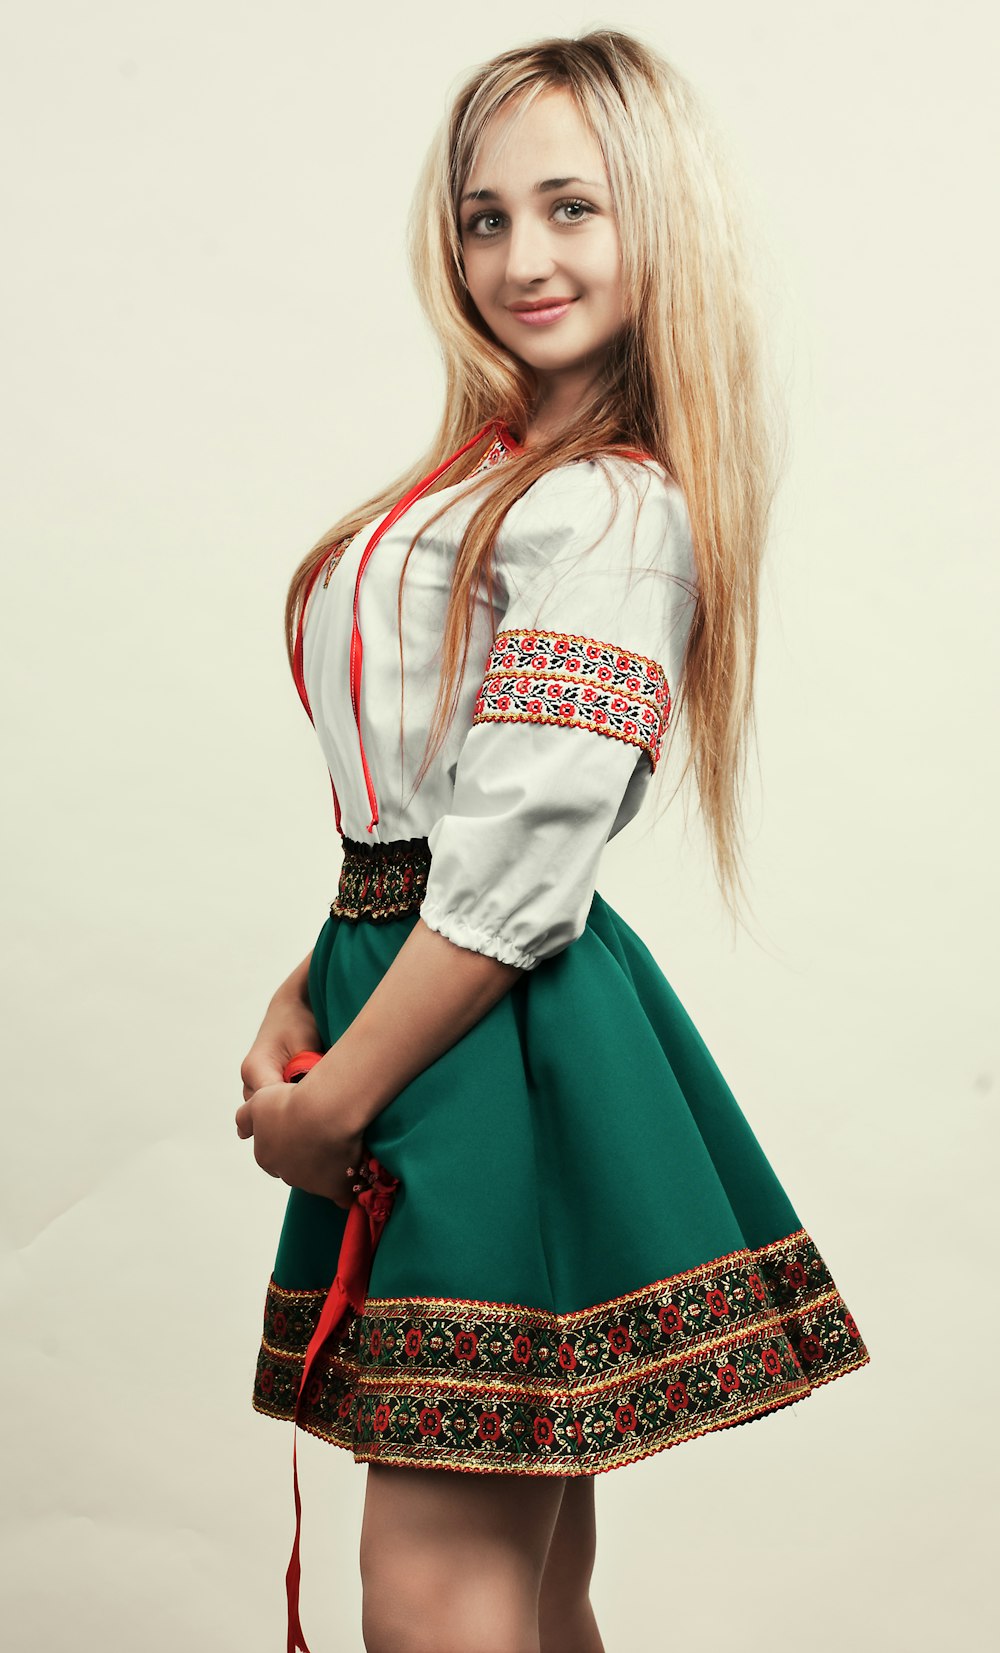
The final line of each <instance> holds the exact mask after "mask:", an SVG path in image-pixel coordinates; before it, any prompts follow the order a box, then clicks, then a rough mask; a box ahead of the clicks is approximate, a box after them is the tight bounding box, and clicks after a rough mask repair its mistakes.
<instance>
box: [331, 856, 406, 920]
mask: <svg viewBox="0 0 1000 1653" xmlns="http://www.w3.org/2000/svg"><path fill="white" fill-rule="evenodd" d="M343 843H344V864H343V866H342V867H341V869H340V883H339V885H338V886H337V894H336V898H335V899H334V900H333V901H331V903H330V912H331V913H332V915H333V916H334V918H368V919H374V920H375V921H376V922H378V921H379V920H381V919H386V918H399V917H401V916H402V915H403V914H404V913H412V912H417V911H418V910H419V908H420V904H421V902H422V901H423V899H424V895H425V893H426V890H427V874H428V872H429V871H430V865H431V852H430V848H429V845H428V842H427V839H426V838H396V839H393V840H391V841H390V842H389V843H387V844H361V843H358V842H357V840H356V839H354V838H344V841H343Z"/></svg>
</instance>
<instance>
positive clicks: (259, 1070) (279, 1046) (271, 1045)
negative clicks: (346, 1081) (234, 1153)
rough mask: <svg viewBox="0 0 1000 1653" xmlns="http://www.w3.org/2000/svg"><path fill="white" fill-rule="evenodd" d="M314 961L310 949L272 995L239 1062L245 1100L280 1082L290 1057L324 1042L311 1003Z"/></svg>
mask: <svg viewBox="0 0 1000 1653" xmlns="http://www.w3.org/2000/svg"><path fill="white" fill-rule="evenodd" d="M311 960H312V952H311V951H310V952H309V953H307V954H306V956H305V958H304V959H303V960H302V963H301V964H297V965H296V966H295V969H294V970H293V971H292V972H291V974H290V975H288V976H286V977H285V980H284V981H283V982H282V983H281V985H280V987H276V988H275V990H274V992H273V993H272V995H271V999H270V1003H269V1004H268V1007H267V1010H266V1011H265V1012H264V1020H263V1021H262V1022H261V1024H260V1027H259V1028H258V1030H257V1037H256V1038H255V1039H254V1042H253V1044H252V1045H251V1046H250V1049H249V1050H248V1051H247V1053H246V1055H245V1056H244V1058H243V1061H242V1062H241V1064H240V1078H241V1079H242V1081H243V1100H244V1101H246V1099H247V1098H248V1097H250V1096H253V1094H254V1092H255V1091H259V1090H260V1089H261V1088H262V1087H263V1086H264V1085H278V1084H281V1082H282V1074H283V1072H284V1069H285V1064H286V1062H287V1061H288V1059H289V1057H290V1056H295V1055H296V1054H297V1052H298V1051H300V1050H316V1049H318V1048H319V1046H320V1044H321V1039H320V1033H319V1028H318V1027H317V1025H316V1018H315V1017H314V1015H313V1013H312V1009H311V1007H310V1004H309V985H308V984H309V965H310V962H311Z"/></svg>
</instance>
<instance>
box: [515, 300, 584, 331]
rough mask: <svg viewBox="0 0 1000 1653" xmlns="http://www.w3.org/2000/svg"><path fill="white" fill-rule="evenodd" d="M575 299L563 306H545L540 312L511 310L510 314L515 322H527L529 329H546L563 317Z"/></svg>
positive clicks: (567, 301)
mask: <svg viewBox="0 0 1000 1653" xmlns="http://www.w3.org/2000/svg"><path fill="white" fill-rule="evenodd" d="M575 303H576V299H573V298H571V299H567V300H566V302H565V304H550V305H546V306H545V308H544V309H542V310H512V311H511V312H510V313H511V315H512V316H513V317H514V320H515V321H523V322H527V324H528V326H529V327H547V326H549V325H550V323H552V322H554V321H558V320H559V318H560V316H564V315H565V314H566V311H567V310H568V309H569V307H570V305H571V304H575Z"/></svg>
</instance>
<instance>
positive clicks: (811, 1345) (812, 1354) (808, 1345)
mask: <svg viewBox="0 0 1000 1653" xmlns="http://www.w3.org/2000/svg"><path fill="white" fill-rule="evenodd" d="M823 1352H824V1351H823V1345H822V1343H821V1342H820V1340H819V1338H818V1337H811V1336H807V1337H803V1338H801V1339H800V1341H799V1354H800V1355H801V1356H802V1359H803V1360H818V1359H819V1357H820V1355H821V1354H823Z"/></svg>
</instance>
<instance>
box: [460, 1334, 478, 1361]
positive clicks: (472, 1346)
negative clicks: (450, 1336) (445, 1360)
mask: <svg viewBox="0 0 1000 1653" xmlns="http://www.w3.org/2000/svg"><path fill="white" fill-rule="evenodd" d="M477 1345H478V1339H477V1337H476V1334H475V1332H456V1333H455V1353H456V1354H457V1355H459V1356H460V1357H461V1358H462V1360H471V1359H472V1358H473V1356H474V1355H475V1352H476V1348H477Z"/></svg>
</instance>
